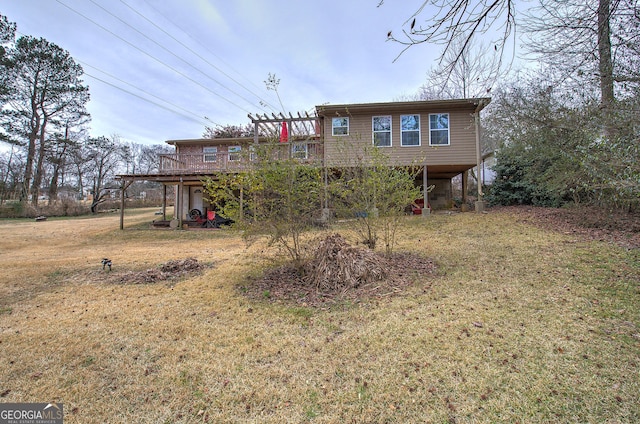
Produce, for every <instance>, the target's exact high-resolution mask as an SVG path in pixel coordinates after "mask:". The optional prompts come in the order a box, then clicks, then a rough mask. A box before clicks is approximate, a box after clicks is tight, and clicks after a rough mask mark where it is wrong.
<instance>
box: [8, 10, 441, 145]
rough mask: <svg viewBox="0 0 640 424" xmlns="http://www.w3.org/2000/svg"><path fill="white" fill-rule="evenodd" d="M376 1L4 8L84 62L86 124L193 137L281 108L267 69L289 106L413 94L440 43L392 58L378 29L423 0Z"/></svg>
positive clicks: (150, 135) (144, 135)
mask: <svg viewBox="0 0 640 424" xmlns="http://www.w3.org/2000/svg"><path fill="white" fill-rule="evenodd" d="M378 3H379V0H342V1H338V0H324V1H319V2H310V1H300V0H263V1H260V0H233V1H230V0H208V1H207V0H2V3H1V6H0V13H2V14H3V15H5V16H7V17H8V18H9V20H10V21H13V22H16V23H17V25H18V31H19V33H21V34H25V35H32V36H36V37H44V38H46V39H47V40H49V41H51V42H53V43H56V44H57V45H59V46H60V47H62V48H64V49H66V50H68V51H69V52H70V53H71V55H72V56H73V57H74V59H76V60H77V61H78V62H80V63H81V65H82V66H83V67H84V70H85V73H86V75H85V78H84V79H85V82H86V83H87V84H88V85H89V86H90V92H91V101H90V102H89V104H88V109H89V112H90V113H91V115H92V123H91V135H93V136H100V135H105V136H109V135H114V134H117V135H119V136H120V137H121V138H122V139H124V140H127V141H133V142H137V143H144V144H155V143H162V142H164V141H165V140H168V139H176V138H197V137H200V136H201V135H202V133H203V131H204V127H205V125H211V126H212V125H214V123H217V124H223V125H226V124H234V125H238V124H246V123H248V122H249V119H248V118H247V114H248V113H252V114H254V115H255V114H257V113H264V112H269V113H271V112H273V111H275V112H279V111H280V110H281V109H282V108H281V106H280V104H279V101H278V99H277V97H276V96H275V93H274V91H268V90H266V88H265V84H264V81H265V80H266V79H267V77H268V75H269V73H271V74H275V75H276V77H277V78H278V79H279V80H280V85H279V94H280V98H281V99H282V103H283V104H284V107H285V110H286V112H292V113H294V114H295V113H296V112H298V111H301V112H302V111H306V110H311V109H312V108H313V107H314V106H316V105H319V104H323V103H334V104H336V103H337V104H340V103H366V102H378V101H393V100H397V99H399V98H402V97H403V96H407V95H412V94H414V93H415V92H416V91H417V90H418V88H419V87H420V85H422V84H424V83H425V82H426V74H427V71H428V70H429V69H430V68H431V67H432V66H434V65H435V61H436V60H437V58H438V56H439V53H440V51H439V49H440V47H439V46H426V45H421V46H416V47H414V48H412V49H410V50H409V51H407V52H405V53H404V54H403V55H402V56H400V58H398V59H397V60H396V61H395V62H394V59H395V58H396V57H397V56H398V54H399V53H400V52H401V50H402V46H400V45H398V44H395V43H392V42H387V41H386V35H387V32H388V31H389V30H392V29H393V30H396V31H399V29H400V27H401V25H402V24H403V23H404V22H405V21H406V20H407V19H408V18H409V16H411V14H412V13H413V12H414V11H415V10H416V9H417V8H418V7H419V6H420V5H421V4H422V0H402V1H400V0H386V1H385V2H384V4H382V5H381V6H380V7H378ZM123 90H126V91H127V92H129V93H127V92H125V91H123ZM142 98H143V99H147V100H149V101H145V100H142ZM265 104H268V105H265ZM205 117H206V118H205Z"/></svg>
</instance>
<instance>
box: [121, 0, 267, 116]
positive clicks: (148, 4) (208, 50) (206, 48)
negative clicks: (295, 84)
mask: <svg viewBox="0 0 640 424" xmlns="http://www.w3.org/2000/svg"><path fill="white" fill-rule="evenodd" d="M120 1H121V2H123V0H120ZM142 1H143V2H145V3H146V4H147V6H149V7H150V8H151V9H153V10H154V11H155V12H156V13H157V14H159V15H160V16H162V17H163V18H164V19H165V20H166V21H167V22H170V23H171V24H172V25H173V26H174V27H176V28H178V29H179V30H180V31H182V33H183V34H185V35H186V36H187V37H189V38H190V39H191V40H192V41H194V42H195V43H196V44H198V45H199V46H200V47H202V48H203V49H204V50H206V51H207V52H208V53H209V54H211V55H212V56H214V57H216V58H217V59H218V60H219V61H220V62H222V63H224V64H225V65H226V66H228V67H229V68H230V69H231V70H232V71H233V72H235V73H236V74H238V75H240V76H241V77H242V78H244V80H245V81H247V82H248V83H249V84H251V85H252V86H253V87H254V88H256V89H257V90H261V88H260V87H258V86H257V85H256V84H255V83H253V82H252V81H251V80H250V79H248V78H247V77H245V76H243V75H242V74H241V73H240V72H239V71H238V70H236V69H234V68H233V66H231V65H230V64H228V63H227V62H225V61H224V59H222V58H221V57H220V56H218V55H217V54H216V53H215V52H213V51H211V49H209V47H207V46H206V45H204V44H202V43H200V42H199V41H198V40H197V39H196V38H195V37H193V36H191V34H189V33H188V32H187V31H186V30H184V29H183V28H182V27H180V26H179V25H178V24H176V23H175V20H173V19H169V18H167V17H166V16H165V15H164V14H163V13H162V12H160V11H159V10H158V9H156V8H155V7H154V6H153V5H152V4H150V3H149V2H148V1H147V0H142ZM123 3H124V2H123ZM216 69H217V68H216ZM221 72H222V71H221ZM225 75H226V74H225ZM234 81H235V80H234ZM263 88H264V87H263ZM256 97H258V98H259V99H260V101H262V102H263V103H264V105H265V106H267V107H269V109H271V110H272V111H273V112H278V111H277V110H276V109H275V108H274V107H273V106H272V105H271V104H270V103H269V102H268V101H265V100H262V98H260V96H258V95H256Z"/></svg>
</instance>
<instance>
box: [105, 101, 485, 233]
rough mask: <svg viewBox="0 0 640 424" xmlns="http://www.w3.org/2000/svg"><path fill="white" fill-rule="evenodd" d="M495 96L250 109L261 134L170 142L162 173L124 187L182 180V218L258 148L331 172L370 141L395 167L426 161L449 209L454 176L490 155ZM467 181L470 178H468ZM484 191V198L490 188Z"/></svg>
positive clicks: (426, 182) (426, 181) (127, 179)
mask: <svg viewBox="0 0 640 424" xmlns="http://www.w3.org/2000/svg"><path fill="white" fill-rule="evenodd" d="M489 102H490V99H489V98H473V99H457V100H429V101H406V102H385V103H364V104H333V105H331V104H327V105H321V106H316V107H315V112H314V113H313V114H309V113H304V114H300V113H298V114H297V116H294V115H292V114H289V115H288V116H286V115H284V114H279V115H276V114H272V115H271V116H267V115H266V114H265V115H257V116H256V117H254V116H252V115H249V118H250V119H251V122H252V123H253V125H254V131H253V137H240V138H215V139H185V140H168V141H167V143H168V144H170V145H172V146H174V147H175V152H174V153H172V154H163V155H161V156H160V167H159V169H158V171H157V172H154V173H152V174H128V175H119V176H118V178H119V179H120V180H121V181H122V184H123V188H125V187H126V186H127V184H130V183H131V182H133V181H135V180H151V181H158V182H161V183H162V184H163V187H165V192H166V187H167V186H175V187H176V201H175V205H174V211H173V216H174V217H175V219H177V220H178V221H179V224H182V221H183V220H188V219H189V218H190V216H191V215H192V213H194V212H199V213H200V214H201V215H202V216H206V212H207V210H208V209H210V205H209V204H208V203H207V200H206V196H205V194H204V190H203V183H202V180H203V178H204V177H206V176H211V175H214V174H215V173H218V172H229V173H233V172H239V171H241V170H244V169H247V168H248V167H250V166H251V162H252V160H253V157H252V154H251V149H252V148H254V147H252V146H256V145H259V144H261V143H268V142H271V143H273V142H274V140H275V141H276V142H277V146H276V147H277V149H276V154H277V156H278V157H286V158H292V159H296V160H299V161H301V162H303V163H309V164H315V165H319V166H322V167H323V168H325V169H326V170H327V172H330V171H331V169H333V168H336V167H338V166H345V165H348V164H349V163H350V161H351V160H352V159H353V158H354V157H356V156H358V153H359V152H362V151H363V149H364V148H365V146H375V147H376V148H378V149H380V150H381V151H382V152H384V153H385V154H387V155H388V156H389V159H390V163H391V164H392V165H393V166H411V167H419V168H420V170H421V171H422V172H421V173H420V176H421V177H420V178H418V179H417V181H416V184H418V185H421V186H423V187H428V186H431V185H433V186H435V188H434V190H433V191H432V192H431V193H429V195H428V198H427V201H428V204H430V206H431V207H432V208H438V207H444V206H445V205H447V204H449V203H450V201H451V197H452V195H451V179H452V178H453V177H455V176H456V175H460V174H462V175H463V176H466V173H467V171H468V170H469V169H471V168H473V167H476V166H478V165H479V164H480V163H481V161H482V152H481V147H480V130H481V126H480V111H481V110H482V109H483V108H484V107H485V106H486V105H487V104H489ZM462 181H463V185H464V184H466V178H464V177H463V179H462ZM478 190H479V193H478V195H479V196H478V198H479V200H482V192H481V190H482V187H481V186H480V187H479V188H478ZM463 192H465V190H463ZM165 197H166V196H165ZM325 206H326V205H325ZM329 206H330V205H329ZM123 207H124V205H123ZM318 207H319V208H321V207H323V205H318ZM482 207H483V206H482V203H481V202H480V203H479V204H477V205H476V209H478V208H482ZM163 215H166V205H164V206H163ZM165 219H166V217H165Z"/></svg>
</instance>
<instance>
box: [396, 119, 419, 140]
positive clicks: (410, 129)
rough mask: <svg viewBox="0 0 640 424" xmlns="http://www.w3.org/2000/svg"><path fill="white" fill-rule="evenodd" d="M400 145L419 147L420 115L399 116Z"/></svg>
mask: <svg viewBox="0 0 640 424" xmlns="http://www.w3.org/2000/svg"><path fill="white" fill-rule="evenodd" d="M400 144H401V145H402V146H420V115H400Z"/></svg>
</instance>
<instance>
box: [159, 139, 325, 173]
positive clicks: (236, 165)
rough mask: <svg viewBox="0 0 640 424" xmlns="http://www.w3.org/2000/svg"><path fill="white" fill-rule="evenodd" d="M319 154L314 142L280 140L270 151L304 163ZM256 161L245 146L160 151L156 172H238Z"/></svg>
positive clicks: (319, 159)
mask: <svg viewBox="0 0 640 424" xmlns="http://www.w3.org/2000/svg"><path fill="white" fill-rule="evenodd" d="M322 156H323V154H322V145H321V144H320V143H318V142H306V143H282V144H281V145H278V146H277V148H276V149H274V151H273V152H271V157H272V158H273V159H295V160H297V161H299V162H301V163H308V164H319V163H321V162H322ZM256 160H257V157H256V155H255V154H253V153H252V152H251V151H250V150H249V149H246V150H243V151H241V152H211V153H210V152H206V153H204V152H203V153H174V154H161V155H160V168H159V173H160V174H176V173H190V174H207V173H212V172H238V171H242V170H246V169H249V168H250V167H251V166H252V165H253V164H254V163H255V162H256Z"/></svg>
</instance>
